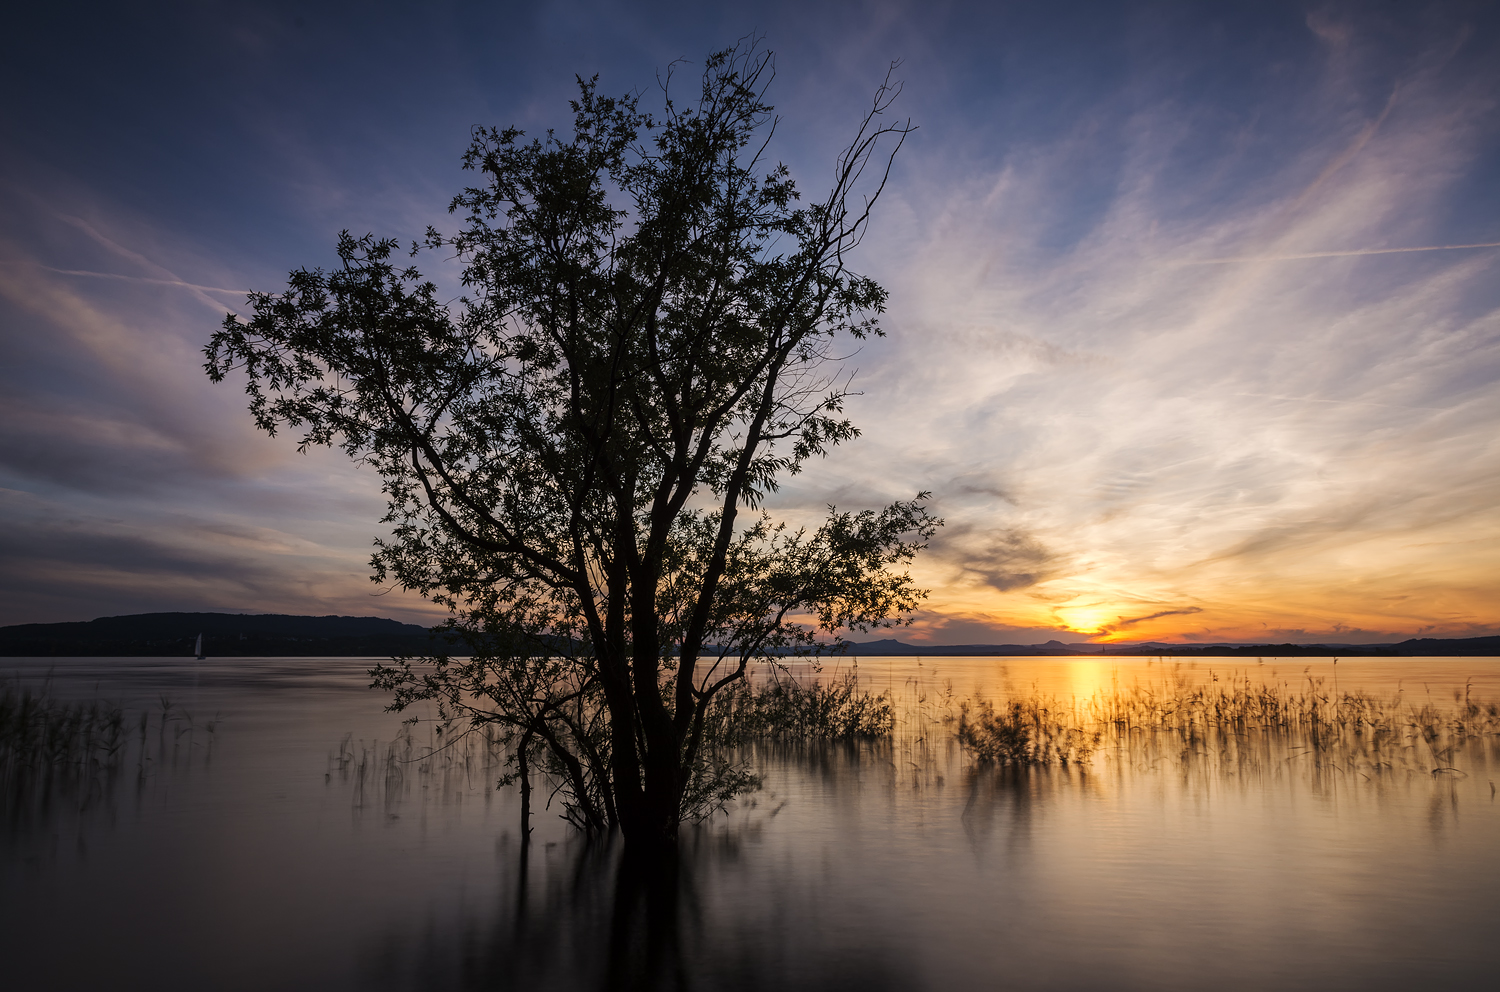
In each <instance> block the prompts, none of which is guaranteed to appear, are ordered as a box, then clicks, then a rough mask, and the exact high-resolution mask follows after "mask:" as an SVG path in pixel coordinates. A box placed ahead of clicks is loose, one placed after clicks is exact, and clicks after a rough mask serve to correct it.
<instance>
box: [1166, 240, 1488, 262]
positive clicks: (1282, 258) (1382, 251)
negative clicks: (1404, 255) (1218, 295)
mask: <svg viewBox="0 0 1500 992" xmlns="http://www.w3.org/2000/svg"><path fill="white" fill-rule="evenodd" d="M1460 248H1500V241H1482V242H1480V243H1479V244H1475V245H1422V246H1420V247H1416V248H1354V249H1351V250H1349V251H1308V252H1299V253H1298V254H1295V255H1235V256H1232V257H1230V258H1197V259H1193V260H1191V261H1187V262H1182V263H1180V264H1182V265H1227V264H1229V263H1230V262H1289V261H1292V260H1294V259H1298V258H1337V257H1340V256H1343V255H1395V254H1398V253H1400V252H1405V251H1457V250H1458V249H1460Z"/></svg>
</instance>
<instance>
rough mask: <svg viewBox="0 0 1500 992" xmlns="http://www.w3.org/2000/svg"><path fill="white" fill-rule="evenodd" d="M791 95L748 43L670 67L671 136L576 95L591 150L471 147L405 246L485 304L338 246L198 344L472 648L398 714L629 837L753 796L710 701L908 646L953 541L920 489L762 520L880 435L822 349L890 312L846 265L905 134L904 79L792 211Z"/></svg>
mask: <svg viewBox="0 0 1500 992" xmlns="http://www.w3.org/2000/svg"><path fill="white" fill-rule="evenodd" d="M771 76H772V71H771V60H770V56H769V53H766V52H764V51H761V50H759V49H758V48H757V47H756V46H755V45H754V44H749V45H742V46H740V47H738V48H736V49H732V50H729V51H724V52H720V53H718V54H715V55H713V56H712V57H710V58H709V59H708V60H707V63H706V66H705V71H704V73H703V77H702V86H701V90H700V91H699V92H698V93H697V95H696V99H695V100H693V101H691V102H683V103H680V102H678V100H677V99H676V97H675V96H674V90H673V87H672V77H671V73H670V72H669V73H668V75H667V77H666V79H665V80H664V81H663V82H662V85H661V87H660V88H661V93H662V96H663V110H662V111H661V112H660V114H659V115H658V116H653V115H651V114H648V113H645V112H643V111H642V110H641V109H640V108H639V98H638V96H625V97H621V98H610V97H605V96H601V95H600V94H599V93H598V91H597V88H596V81H597V77H596V79H595V80H589V81H585V80H582V79H580V80H579V89H580V93H579V96H578V99H577V100H576V101H573V102H572V104H571V106H572V109H573V112H574V132H573V136H572V137H571V139H567V140H565V139H563V138H561V137H559V136H557V135H556V134H554V133H553V132H550V131H549V132H548V133H547V135H546V137H545V138H542V139H534V140H530V141H527V140H524V135H523V134H522V133H521V132H520V131H517V130H514V129H508V130H495V129H478V130H476V131H475V133H474V135H473V140H472V144H471V145H470V147H469V150H468V153H467V154H466V156H465V158H464V166H465V168H467V169H471V170H475V171H476V172H478V173H479V175H480V176H481V177H482V181H481V182H480V183H478V184H476V185H475V186H473V187H472V188H469V189H465V190H464V191H463V192H462V193H460V194H459V195H458V196H457V197H455V198H454V200H453V202H452V204H451V206H450V212H452V213H456V214H459V215H461V216H462V217H463V218H464V224H463V227H462V229H461V230H460V232H459V233H458V234H457V235H456V236H451V237H450V236H445V235H442V234H440V233H438V232H437V231H436V230H433V229H429V230H428V232H427V235H426V237H425V242H424V243H423V244H415V243H414V244H412V246H411V249H410V254H411V255H412V256H416V255H418V254H420V253H421V252H422V251H428V252H434V251H436V252H440V253H446V254H450V255H453V256H456V257H457V259H459V260H460V261H461V262H462V265H463V270H462V281H463V286H464V295H462V296H460V297H459V298H458V299H457V300H455V301H444V300H442V299H439V297H438V291H437V287H436V286H435V285H434V284H433V283H432V282H430V281H428V280H426V279H425V278H424V277H423V276H422V275H421V274H420V273H419V272H418V271H417V269H416V268H414V267H408V266H403V265H401V264H399V263H398V261H397V259H398V252H399V251H400V249H399V246H398V245H397V243H396V242H395V241H393V240H375V239H374V238H373V237H370V236H366V237H363V238H354V237H351V236H349V234H348V232H345V233H344V234H343V235H342V236H341V238H340V241H339V246H338V255H339V259H340V261H341V265H340V266H339V267H338V268H336V269H334V270H333V271H331V272H324V271H322V270H307V269H299V270H297V271H295V272H293V273H292V274H291V276H290V281H289V283H288V285H287V287H286V289H285V290H284V291H283V292H281V293H278V294H274V295H273V294H266V293H256V294H252V296H251V297H250V309H251V311H252V314H251V316H249V317H248V319H241V318H238V317H235V316H233V315H231V316H229V317H226V319H225V321H224V324H223V327H222V329H221V330H219V331H218V332H217V333H216V334H215V335H214V337H213V339H212V341H211V343H210V344H209V345H208V347H207V349H206V355H207V359H208V361H207V364H206V366H205V367H206V369H207V372H208V374H209V376H210V377H211V378H212V379H213V380H214V381H220V380H222V379H223V378H224V377H225V376H226V375H228V374H229V373H230V372H231V371H233V370H243V371H244V372H245V373H247V374H248V378H249V385H248V393H249V396H250V410H251V412H252V414H253V415H254V417H255V420H256V423H257V424H258V425H259V426H260V427H261V428H262V429H263V430H265V431H267V432H269V433H271V434H275V433H276V432H277V430H278V429H279V428H281V427H283V426H287V427H291V428H294V429H296V430H299V431H301V432H302V437H301V445H302V448H303V449H305V448H306V447H307V446H309V445H333V444H337V445H340V446H341V447H342V448H343V449H344V450H345V451H346V452H348V454H349V455H350V456H351V457H353V458H355V459H357V460H359V461H361V462H363V463H365V464H368V465H371V466H373V467H374V468H375V469H376V470H378V471H379V472H380V474H381V476H382V478H383V480H384V487H385V492H386V494H387V495H388V497H389V513H388V514H387V516H386V517H385V520H384V522H387V523H390V524H392V525H393V534H392V536H391V537H390V538H389V539H387V540H382V541H378V542H377V551H376V553H375V555H374V568H375V576H374V578H375V580H376V581H378V582H388V581H391V580H394V581H395V582H397V583H399V584H401V585H402V586H404V587H406V588H409V589H415V590H418V591H420V592H421V593H422V594H424V595H425V596H427V597H429V598H430V599H432V600H434V601H436V602H438V603H441V604H444V605H446V606H448V607H449V608H450V609H451V610H452V612H453V619H452V620H451V621H450V624H449V626H450V629H451V630H452V631H453V632H455V634H456V635H458V636H462V637H465V638H467V639H468V642H469V650H470V651H471V652H472V656H471V657H441V658H433V659H398V660H397V661H396V662H395V663H393V664H392V665H383V666H381V667H380V668H378V669H376V671H375V673H374V674H375V680H376V684H377V685H379V686H382V687H385V688H387V689H389V690H392V691H394V693H395V708H396V709H400V708H403V707H405V706H407V705H409V704H410V703H413V702H415V701H418V700H435V701H436V702H437V703H438V704H439V706H440V707H441V710H442V712H443V714H444V715H445V716H446V717H449V718H454V717H459V718H464V719H467V720H468V721H469V722H470V723H471V724H474V725H480V724H498V725H500V727H501V728H502V730H503V733H504V734H505V735H506V736H507V739H508V740H509V741H510V742H511V743H513V744H514V745H515V746H516V748H517V752H516V754H517V758H518V762H519V765H518V769H517V771H518V775H519V777H521V778H522V780H523V787H524V788H527V789H529V786H530V779H529V776H528V772H529V770H530V769H533V768H535V767H537V765H538V764H539V765H540V766H541V767H542V768H543V769H545V770H546V771H547V772H548V773H549V774H550V775H551V776H552V777H553V779H554V781H556V782H558V783H560V784H561V788H562V796H563V799H564V802H565V808H566V813H567V815H568V816H569V817H570V818H571V819H573V820H574V822H576V823H578V824H579V825H580V826H583V827H586V828H607V827H612V826H619V827H620V828H622V830H623V832H624V834H625V837H626V838H627V841H628V842H630V843H631V844H632V845H640V844H642V843H645V844H656V843H661V842H671V841H673V840H675V837H676V833H677V824H678V822H679V820H680V819H681V818H682V817H684V816H693V815H701V814H703V813H704V812H706V811H709V810H712V809H714V808H717V807H718V806H720V805H722V803H723V802H724V801H726V800H727V799H728V798H729V797H730V796H731V795H733V794H734V792H735V791H736V790H737V789H739V788H740V787H741V786H742V785H744V783H745V779H744V777H743V776H742V775H741V774H740V773H737V772H736V771H735V770H734V769H732V768H730V767H728V766H727V765H725V764H723V763H722V762H721V761H719V760H718V759H717V758H716V757H715V755H714V752H713V748H712V746H711V744H712V742H711V741H707V740H705V731H704V727H705V723H704V719H703V718H704V713H705V710H706V708H707V707H710V706H712V705H714V701H715V698H716V695H717V694H719V693H720V692H721V691H722V690H724V689H725V688H726V687H727V686H730V685H731V684H733V683H734V682H736V681H737V680H740V679H743V678H744V675H745V672H746V666H747V663H748V662H749V661H750V660H751V659H753V658H756V657H766V656H773V655H780V654H784V653H786V652H788V651H804V652H815V651H817V650H819V649H820V648H819V642H818V640H817V639H816V638H815V636H814V634H815V632H816V631H818V630H821V631H822V632H824V633H826V634H832V635H835V636H837V634H838V632H840V631H843V630H850V629H857V630H865V629H869V628H871V627H873V626H883V625H889V624H891V623H893V622H899V621H900V618H902V617H903V616H904V615H905V614H907V613H909V612H910V611H911V610H912V609H913V608H914V607H915V605H916V603H917V601H918V600H919V599H920V597H921V596H922V595H923V594H922V593H921V592H920V591H918V590H916V589H914V588H913V586H912V584H911V581H910V579H909V577H908V576H907V574H906V572H905V565H906V563H908V562H909V561H910V560H911V558H912V556H913V555H915V554H916V553H917V551H918V550H919V549H920V548H921V547H923V546H924V542H925V541H926V539H927V538H928V537H929V536H930V535H931V533H932V529H933V527H934V526H936V524H937V521H935V520H934V519H933V518H931V517H930V516H929V515H928V513H927V511H926V509H925V508H924V505H923V500H924V498H925V494H923V495H919V496H918V497H917V498H916V499H915V500H912V501H909V502H900V503H896V504H894V505H892V506H889V507H886V508H885V509H883V510H880V511H878V512H877V511H865V512H861V513H847V512H839V511H837V510H835V509H832V508H830V513H829V516H828V518H827V520H826V521H825V522H824V523H823V524H822V525H821V526H820V527H818V528H817V529H813V530H809V529H792V528H790V527H787V526H785V525H783V524H779V523H775V522H773V521H772V520H771V519H770V518H768V517H767V516H766V515H765V514H764V513H763V512H760V504H761V503H762V501H763V500H764V499H765V497H766V495H767V494H768V493H769V492H771V491H773V490H774V489H775V488H776V486H777V480H778V478H780V477H782V476H784V475H786V474H788V473H795V472H797V471H798V469H799V467H800V466H801V465H802V464H803V463H804V462H805V461H806V460H807V459H809V458H811V457H813V456H815V455H820V454H823V453H824V452H826V451H827V450H828V449H829V447H830V446H832V445H836V444H838V443H840V442H842V441H845V440H848V439H850V438H853V437H855V436H856V435H857V433H858V432H857V431H856V429H855V428H854V427H853V426H852V425H851V424H850V422H849V421H848V420H847V419H845V418H844V417H843V415H842V404H843V401H844V399H845V397H846V396H847V392H846V390H847V382H846V381H842V380H836V378H835V375H836V373H837V368H836V364H830V362H831V351H830V348H831V346H832V342H834V341H835V340H836V339H837V338H838V337H840V336H841V335H848V336H850V337H852V338H855V339H863V338H865V337H867V336H868V335H872V334H880V333H881V331H880V328H879V325H878V323H877V318H876V315H877V314H878V313H880V312H881V310H882V309H883V304H884V302H885V299H886V293H885V291H884V290H883V289H882V288H881V287H880V286H878V285H877V284H876V283H875V282H873V281H872V280H870V279H868V278H865V277H863V276H860V275H858V274H856V273H853V272H851V271H850V270H849V269H848V268H847V267H846V257H847V255H848V253H849V251H850V250H851V249H852V248H854V247H855V246H856V245H858V244H859V242H860V239H861V237H862V235H863V234H864V232H865V230H866V226H867V223H868V220H869V216H870V208H871V207H872V206H873V204H874V203H875V201H876V200H877V199H878V198H879V196H880V193H881V191H882V189H883V188H884V186H885V183H886V180H887V178H888V176H889V172H890V163H891V157H892V156H893V155H894V153H895V150H896V149H897V148H899V147H900V144H901V142H902V141H903V140H904V138H905V136H906V135H907V134H908V133H909V132H910V130H911V127H910V124H909V123H898V124H882V123H881V118H882V116H883V115H884V114H885V113H886V111H887V109H888V107H889V105H890V102H891V100H892V98H893V97H894V96H895V94H896V89H897V88H895V87H893V86H891V85H890V80H889V76H887V81H886V83H885V84H882V85H881V87H880V88H879V89H878V90H877V92H876V95H875V99H874V102H873V105H872V107H871V109H870V111H869V113H868V114H867V115H866V117H865V118H864V120H863V121H861V122H860V124H859V126H858V128H857V130H856V132H855V137H854V140H853V142H852V144H850V145H849V147H848V148H847V149H846V150H845V151H844V152H843V153H842V154H841V155H840V156H839V158H838V161H837V168H836V170H835V177H834V183H833V188H832V190H831V192H830V193H829V195H828V196H827V197H826V198H825V199H824V200H822V201H821V202H819V203H816V204H813V205H809V206H802V205H799V201H798V194H797V191H796V188H795V186H794V185H793V182H792V180H791V178H790V176H789V173H788V170H787V169H786V167H785V166H783V165H779V164H776V165H773V164H770V163H769V162H768V161H767V159H766V158H765V152H766V144H767V142H768V140H769V138H770V135H771V132H773V131H774V128H775V120H774V119H773V117H772V113H771V107H770V106H769V105H768V104H767V103H766V102H765V99H764V94H765V87H766V84H767V83H768V82H769V81H770V78H771ZM886 139H889V142H890V145H889V146H885V145H884V142H885V141H886ZM878 146H879V147H878ZM881 148H883V150H880V149H881ZM841 382H842V383H843V384H842V385H841ZM745 511H750V512H749V513H746V512H745ZM747 517H748V519H747ZM825 642H826V639H825Z"/></svg>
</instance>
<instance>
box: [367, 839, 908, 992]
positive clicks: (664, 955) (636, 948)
mask: <svg viewBox="0 0 1500 992" xmlns="http://www.w3.org/2000/svg"><path fill="white" fill-rule="evenodd" d="M685 833H688V834H690V836H686V837H684V840H686V841H687V843H686V844H684V845H683V847H682V850H681V851H680V852H679V853H678V854H677V855H675V856H673V857H669V858H668V859H666V860H662V859H652V860H640V859H627V858H625V857H623V856H622V850H621V845H620V844H619V843H618V842H615V841H609V840H606V841H603V842H594V843H587V842H584V841H583V840H581V839H580V840H579V841H578V842H577V843H575V844H564V845H559V846H552V845H549V846H548V847H547V848H545V849H542V850H538V849H537V848H536V847H534V846H523V847H522V849H521V850H520V852H519V854H518V855H517V858H516V861H515V862H513V863H512V866H511V867H510V869H509V870H507V871H506V877H505V879H504V881H503V882H502V884H501V886H500V893H499V896H498V899H497V905H496V906H495V907H494V910H493V912H488V913H480V914H476V917H475V918H470V919H469V920H466V921H464V922H463V923H462V924H460V925H458V926H456V927H450V928H444V927H441V926H436V925H432V924H429V925H428V926H426V927H424V928H423V929H422V930H421V931H420V932H419V933H417V934H401V935H395V936H391V937H390V938H388V939H387V940H385V941H382V950H381V951H380V952H379V953H378V954H377V955H376V956H375V958H374V959H373V960H371V961H369V962H368V971H367V973H366V974H365V975H363V976H361V981H360V986H361V987H363V988H421V989H438V988H455V989H555V990H573V989H589V990H594V989H597V990H622V992H623V990H647V989H650V990H658V989H661V990H678V989H684V990H685V989H726V990H731V992H733V990H740V989H744V990H747V992H748V990H751V989H769V988H775V989H793V990H797V989H809V990H810V989H819V990H822V989H829V990H839V989H851V990H852V989H873V990H877V992H878V990H881V989H888V988H889V989H895V988H911V987H913V985H914V983H915V969H914V967H912V965H913V962H907V961H904V960H902V959H901V958H899V957H897V956H896V955H895V954H894V953H892V952H891V951H890V950H889V949H881V948H872V947H871V946H869V945H870V944H871V943H874V941H873V939H871V940H859V941H856V942H852V943H851V942H850V940H849V939H848V937H847V936H846V937H845V939H844V940H843V941H842V942H838V943H834V944H819V943H812V942H808V941H797V942H782V941H779V940H776V939H771V938H772V937H773V935H774V934H775V933H776V931H778V930H784V931H786V932H787V933H791V934H807V933H810V932H811V928H812V927H814V926H816V925H817V924H818V923H819V922H820V921H818V920H815V919H813V918H812V913H811V910H812V907H811V906H808V905H795V904H792V903H790V902H789V901H788V900H786V899H784V898H783V897H784V896H785V895H786V893H785V892H784V891H778V890H779V886H777V885H776V884H775V882H774V881H771V882H767V880H765V879H760V880H759V881H760V884H761V886H762V887H761V888H760V890H759V891H756V890H754V889H748V888H738V889H737V891H736V893H735V897H734V898H730V899H722V898H721V899H716V900H708V899H705V898H703V894H704V893H703V891H702V890H701V889H700V886H699V882H700V880H706V878H707V877H709V876H714V875H715V874H717V872H716V871H715V869H716V868H722V867H730V868H731V870H732V867H733V864H734V862H735V861H736V859H737V848H738V846H739V845H738V841H737V839H736V838H735V837H734V836H733V835H732V834H730V835H726V834H724V833H723V832H717V833H714V834H709V833H708V832H707V831H702V832H698V831H685ZM538 862H545V863H538ZM768 907H772V912H773V913H775V914H776V915H777V916H778V917H779V919H777V920H776V921H775V922H776V923H777V924H778V925H777V926H773V927H767V926H765V925H764V920H763V918H758V917H759V916H760V914H763V913H764V912H765V911H766V910H767V908H768ZM481 916H482V917H483V919H479V918H477V917H481Z"/></svg>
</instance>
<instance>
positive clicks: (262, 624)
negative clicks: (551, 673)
mask: <svg viewBox="0 0 1500 992" xmlns="http://www.w3.org/2000/svg"><path fill="white" fill-rule="evenodd" d="M199 634H202V635H203V651H204V653H205V654H207V655H209V656H211V657H242V658H243V657H265V656H272V657H286V656H297V655H301V656H312V657H357V656H361V655H370V656H375V657H380V656H385V657H389V656H392V655H398V654H420V653H424V652H427V651H433V650H438V649H440V645H439V643H438V641H437V640H436V639H435V638H434V637H433V636H432V635H431V634H430V633H428V631H427V628H426V627H419V626H417V625H416V624H411V623H400V622H398V621H396V620H387V619H385V618H383V617H332V616H330V617H300V616H287V615H283V614H278V613H258V614H236V613H139V614H135V615H133V616H123V617H101V618H100V619H98V620H89V621H86V622H80V623H23V624H17V625H15V626H11V627H0V656H3V657H10V658H15V657H68V656H75V657H126V656H139V657H181V656H183V655H191V654H192V653H193V646H194V645H195V644H196V643H197V640H198V635H199Z"/></svg>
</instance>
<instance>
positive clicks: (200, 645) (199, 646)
mask: <svg viewBox="0 0 1500 992" xmlns="http://www.w3.org/2000/svg"><path fill="white" fill-rule="evenodd" d="M193 653H194V654H196V655H197V656H198V660H199V661H202V660H203V658H204V654H203V635H202V634H199V635H198V644H197V646H196V647H194V648H193Z"/></svg>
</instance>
